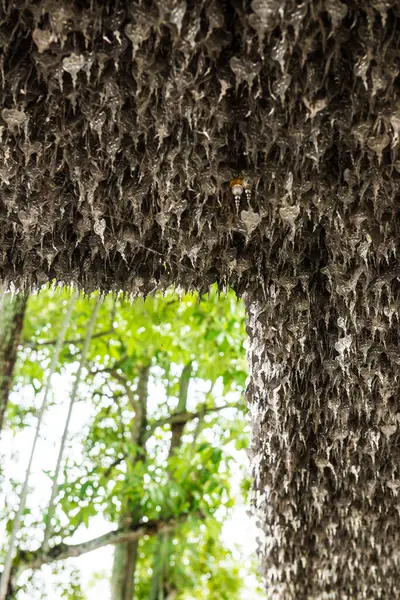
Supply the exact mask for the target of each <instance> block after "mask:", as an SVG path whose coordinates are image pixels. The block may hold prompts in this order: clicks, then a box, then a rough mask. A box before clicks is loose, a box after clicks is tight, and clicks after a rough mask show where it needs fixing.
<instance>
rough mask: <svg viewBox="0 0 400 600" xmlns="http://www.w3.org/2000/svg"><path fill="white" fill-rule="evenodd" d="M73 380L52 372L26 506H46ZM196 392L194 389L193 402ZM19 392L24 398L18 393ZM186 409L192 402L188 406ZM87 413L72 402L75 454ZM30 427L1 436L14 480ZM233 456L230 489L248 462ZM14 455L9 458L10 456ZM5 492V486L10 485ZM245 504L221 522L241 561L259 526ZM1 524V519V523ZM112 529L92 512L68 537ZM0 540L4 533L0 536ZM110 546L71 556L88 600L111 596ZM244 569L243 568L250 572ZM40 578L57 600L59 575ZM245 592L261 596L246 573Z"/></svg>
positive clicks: (254, 599)
mask: <svg viewBox="0 0 400 600" xmlns="http://www.w3.org/2000/svg"><path fill="white" fill-rule="evenodd" d="M70 385H71V380H70V378H66V377H60V376H55V377H54V379H53V395H54V399H55V401H56V405H55V406H54V407H52V408H51V409H50V410H49V411H48V413H47V414H46V417H45V421H44V424H43V428H42V437H41V439H40V441H39V443H38V446H37V452H36V455H35V460H34V464H33V470H32V475H31V479H30V485H31V488H32V490H33V492H32V494H31V495H30V497H29V499H28V503H27V504H28V506H29V507H32V506H33V507H37V510H38V511H40V506H45V505H46V503H47V502H48V498H49V495H50V485H51V481H50V479H49V477H48V476H47V475H46V474H45V471H52V470H53V469H54V466H55V461H56V456H57V453H58V444H59V441H60V438H61V433H62V429H63V426H64V421H65V416H66V411H67V410H68V400H69V398H68V393H69V388H70ZM195 395H196V394H195V392H194V391H192V402H193V399H194V398H193V396H195ZM21 396H22V397H21ZM150 397H155V398H158V401H159V398H160V390H157V393H156V394H151V393H150ZM13 400H14V401H18V402H19V403H22V402H23V403H27V404H28V403H29V404H31V403H32V397H24V396H23V394H22V395H20V397H19V398H18V399H17V398H15V397H14V398H13ZM35 401H36V402H37V404H38V405H39V403H40V402H41V397H37V398H36V400H35ZM189 408H190V407H189ZM90 416H91V407H90V406H89V405H88V404H85V402H78V403H77V404H76V405H75V408H74V412H73V417H72V422H71V428H70V432H71V435H70V440H71V439H72V440H75V442H72V443H70V445H69V449H68V453H69V454H71V453H72V454H73V455H74V457H75V456H78V455H79V443H77V441H78V439H79V437H80V435H81V433H82V430H83V429H84V425H85V424H86V423H88V421H89V419H90ZM33 434H34V427H31V428H29V429H26V430H25V431H23V432H21V433H19V434H18V435H16V436H15V437H13V436H11V434H9V433H5V434H3V436H2V447H3V448H4V447H7V457H6V461H5V465H4V466H5V474H6V476H7V479H8V477H13V479H18V480H21V481H22V479H23V476H24V472H25V468H26V464H27V461H28V457H29V453H30V449H31V445H32V440H33ZM233 452H235V456H236V457H237V466H236V467H233V466H232V469H231V472H232V486H233V489H236V490H237V492H238V490H239V485H240V479H241V469H242V467H243V466H244V467H247V466H248V459H247V454H246V452H245V451H241V452H238V451H235V450H234V449H233ZM11 457H12V458H11ZM8 491H9V490H8ZM6 493H7V486H5V489H3V490H2V493H0V514H1V512H2V511H3V509H4V498H5V494H6ZM247 511H248V506H245V505H243V503H238V504H237V505H236V506H235V508H234V509H233V511H232V514H231V517H230V518H229V519H228V520H227V521H226V522H225V524H224V528H223V539H224V542H225V545H226V547H228V548H230V549H231V550H232V551H233V552H234V553H235V556H237V557H238V558H239V560H241V561H242V564H243V565H245V564H246V563H247V562H248V561H250V559H252V558H254V555H255V550H256V546H257V544H256V536H257V535H260V532H259V531H257V529H256V526H255V524H254V521H253V519H252V518H251V517H249V516H248V514H247ZM3 525H4V523H3ZM109 530H110V524H109V523H107V522H106V521H105V520H104V519H103V518H101V517H96V518H93V519H92V520H91V521H90V525H89V528H88V529H86V528H81V529H80V530H79V531H78V532H77V533H76V534H75V535H74V537H73V539H72V540H71V541H73V542H76V543H78V542H81V541H85V540H88V539H91V538H94V537H97V536H99V535H101V534H103V533H106V532H107V531H109ZM4 535H5V532H4V529H3V528H2V527H1V524H0V536H1V537H2V538H3V536H4ZM3 539H4V538H3ZM40 541H41V539H40V537H39V539H33V540H32V547H37V546H38V545H39V543H40ZM112 554H113V548H112V547H105V548H101V549H99V550H96V551H94V552H91V553H89V554H86V555H84V556H81V557H79V558H77V559H69V560H68V561H67V562H68V563H69V564H70V565H74V566H76V567H78V568H79V569H80V571H81V581H82V583H83V589H84V591H85V594H86V598H87V600H109V597H110V594H109V575H110V573H111V566H112ZM248 571H249V570H248V569H244V572H247V573H248ZM42 573H43V579H44V580H45V583H46V589H47V590H48V592H49V597H50V598H51V599H52V600H61V596H60V593H59V592H58V591H57V587H56V582H57V580H59V577H60V575H57V576H54V575H52V573H51V569H50V568H49V567H44V568H42ZM98 573H102V574H103V575H104V577H103V578H98V577H96V574H98ZM244 582H245V586H244V591H243V595H242V600H258V599H261V598H263V599H265V595H264V594H259V593H258V592H257V589H256V588H257V579H256V577H255V576H246V577H244ZM23 600H40V599H39V598H34V597H33V596H32V594H31V593H30V594H27V595H25V597H24V598H23Z"/></svg>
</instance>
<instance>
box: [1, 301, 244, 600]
mask: <svg viewBox="0 0 400 600" xmlns="http://www.w3.org/2000/svg"><path fill="white" fill-rule="evenodd" d="M69 297H70V293H69V292H68V291H66V290H61V291H60V290H47V291H46V292H42V293H40V294H36V295H33V296H31V297H30V299H29V304H28V311H27V316H26V320H25V325H24V331H23V340H24V346H23V349H22V350H21V352H20V355H19V361H18V370H17V378H16V384H15V385H16V388H18V389H26V388H27V387H29V386H30V388H31V390H32V392H31V393H32V395H33V397H34V396H35V395H37V394H38V393H40V390H41V389H42V387H43V385H44V384H45V379H46V372H47V368H48V365H49V362H50V356H51V352H52V348H53V343H54V339H55V338H56V336H57V331H58V327H59V324H60V322H61V320H62V314H63V311H65V310H66V306H67V304H68V300H69ZM94 301H95V300H94V299H93V298H86V297H80V298H79V299H78V301H77V303H76V306H75V308H74V313H73V319H72V322H71V326H70V328H69V331H68V334H67V343H66V344H65V345H64V347H63V349H62V352H61V360H60V363H59V366H58V372H59V373H60V374H61V376H62V377H64V379H65V380H69V378H70V374H71V373H72V371H74V369H76V365H77V361H78V359H79V353H80V350H81V347H82V342H83V338H84V336H85V330H86V327H87V322H88V319H89V317H90V314H91V311H92V308H93V303H94ZM244 339H245V332H244V311H243V308H242V306H241V304H239V303H238V302H237V300H236V298H235V297H234V295H233V294H231V293H229V294H227V295H226V296H219V295H218V294H217V292H216V291H212V292H211V293H210V294H209V295H208V296H207V297H204V298H201V299H198V298H197V297H195V296H193V295H185V296H183V297H182V298H180V297H178V295H177V294H176V293H174V292H170V293H168V294H166V295H165V296H164V297H162V296H161V295H158V294H157V295H155V296H152V297H149V298H147V299H146V300H136V301H134V302H133V303H132V302H130V301H129V300H128V299H126V298H124V297H122V296H121V297H112V296H108V297H106V298H105V300H104V303H103V304H102V306H101V308H100V311H99V316H98V319H97V324H96V327H95V331H94V336H93V339H92V342H91V345H90V349H89V352H88V360H87V366H86V370H85V374H84V382H83V385H82V387H81V391H80V398H79V401H80V402H84V403H85V405H86V407H88V408H89V412H90V415H91V416H90V419H89V422H88V423H87V424H86V427H85V430H84V433H83V434H82V435H81V436H80V438H79V445H80V451H79V458H78V459H77V458H76V457H74V455H73V453H72V454H71V456H69V457H68V460H67V463H66V464H65V466H64V481H63V483H62V484H61V485H60V488H59V495H58V498H57V503H58V504H57V512H56V518H55V523H54V524H53V525H54V528H53V531H54V536H57V538H54V539H58V540H59V539H63V538H65V537H68V536H71V535H73V534H74V533H75V532H76V531H78V530H80V529H82V528H85V527H86V528H87V527H89V528H90V526H91V523H92V519H93V518H94V517H99V516H101V517H102V518H103V519H104V520H106V521H108V522H109V523H111V524H113V526H118V524H119V525H120V524H121V520H122V521H124V519H126V517H127V515H129V514H130V515H131V520H132V519H133V521H135V522H146V521H148V520H158V519H168V518H170V517H173V516H179V515H182V514H187V515H189V518H188V520H187V521H186V522H185V523H183V524H181V525H179V526H178V527H177V528H176V529H175V530H174V531H173V533H172V534H171V535H168V536H166V537H165V536H164V538H165V539H161V540H160V536H151V537H148V538H145V539H143V540H141V542H140V546H139V559H138V563H137V565H136V572H137V576H136V589H135V593H136V597H137V599H138V600H141V599H143V600H144V599H147V598H149V594H150V586H151V580H152V577H151V573H152V571H153V570H154V569H153V566H154V565H153V558H154V556H155V555H156V554H157V552H158V553H161V554H160V556H162V558H161V559H160V560H161V563H162V565H163V567H162V568H163V574H162V576H163V577H164V578H165V577H166V578H167V584H168V588H169V589H170V590H174V591H175V593H176V596H175V597H176V600H188V599H189V598H190V599H198V600H201V599H203V598H207V599H210V600H214V599H215V600H222V599H224V598H227V599H228V598H229V600H235V599H236V598H239V597H240V589H241V579H242V577H241V575H240V573H239V565H238V563H237V561H236V560H235V559H234V558H233V556H232V555H231V552H230V551H229V550H227V549H226V548H224V546H223V543H222V542H221V527H222V522H223V519H224V517H225V516H226V515H227V514H229V511H230V509H231V508H232V506H233V505H234V497H233V495H232V492H231V489H230V481H231V472H230V464H231V462H232V461H233V460H234V458H233V457H232V455H231V452H232V451H233V449H234V448H235V449H236V450H241V449H243V448H245V447H246V446H247V445H248V432H247V426H246V420H245V419H244V417H243V415H244V404H243V399H242V392H243V389H244V385H245V380H246V376H247V365H246V361H245V352H244V349H243V342H244ZM189 364H190V365H192V367H191V368H192V377H191V381H190V386H189V395H188V399H187V403H186V407H185V410H184V411H183V412H182V414H179V415H177V413H176V410H177V406H178V400H179V397H180V394H181V393H182V387H181V386H182V380H181V376H182V371H183V369H184V367H185V366H186V365H189ZM146 367H149V368H150V378H149V383H148V387H147V395H146V397H145V398H144V399H143V397H141V393H140V389H139V388H140V378H141V375H142V374H143V369H145V368H146ZM54 401H55V402H56V399H55V400H54ZM225 405H227V408H226V409H224V410H221V407H222V406H225ZM23 410H25V409H19V408H17V406H16V404H15V403H14V404H13V403H11V404H10V410H9V415H8V418H9V421H8V422H9V424H11V426H13V427H15V428H16V429H18V428H21V427H24V418H23V417H24V413H23ZM29 410H31V407H27V408H26V411H29ZM180 418H181V419H182V421H181V423H180V425H179V423H178V424H177V420H179V419H180ZM177 427H178V429H179V427H180V429H179V434H178V437H176V435H177V433H176V432H177ZM174 432H175V434H174V435H175V438H174V439H175V440H178V442H177V443H176V447H174V448H171V447H170V444H171V435H172V434H173V433H174ZM49 476H50V477H51V476H52V474H51V473H49ZM246 486H247V484H243V486H242V487H243V489H245V488H246ZM246 491H247V490H246ZM45 521H46V514H44V515H43V523H45ZM42 527H43V524H42ZM39 538H40V536H39ZM149 574H150V575H149ZM153 578H154V574H153ZM74 582H75V583H74ZM81 593H82V592H81V591H80V588H79V583H78V580H77V579H76V576H75V575H74V577H73V578H71V581H70V587H69V588H68V590H67V591H65V592H63V595H62V597H63V598H68V599H69V600H80V599H81V598H84V596H82V595H80V594H81Z"/></svg>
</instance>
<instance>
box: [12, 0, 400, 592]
mask: <svg viewBox="0 0 400 600" xmlns="http://www.w3.org/2000/svg"><path fill="white" fill-rule="evenodd" d="M0 13H1V14H0V22H1V27H0V44H1V48H2V54H1V69H0V76H1V85H2V93H1V98H0V104H1V107H0V108H1V110H0V114H1V119H2V120H1V135H2V143H1V145H0V280H2V282H3V283H5V284H6V285H7V284H8V283H9V282H11V281H14V282H15V283H16V284H17V285H18V286H21V285H25V286H27V287H35V286H37V285H38V284H40V283H42V282H45V281H48V280H51V279H53V278H55V279H56V280H61V281H75V282H77V283H78V285H79V286H80V287H83V288H85V289H86V290H87V291H90V290H92V289H94V288H99V289H105V290H110V289H118V290H120V289H123V290H125V291H127V292H129V293H132V294H143V293H146V292H149V291H151V290H153V289H155V288H157V287H158V288H161V289H163V288H165V287H166V286H167V285H171V284H178V285H181V286H182V287H184V288H186V289H189V288H196V289H198V290H200V291H202V290H206V289H207V288H208V286H209V285H210V284H211V283H213V282H218V284H219V285H220V286H223V285H224V284H229V285H231V286H232V287H233V288H234V289H235V290H236V291H237V292H238V293H239V294H242V293H244V292H246V297H247V304H248V309H249V314H250V322H249V334H250V337H251V342H252V350H251V352H250V354H251V361H252V373H253V376H252V381H251V383H250V386H249V398H251V402H252V403H253V407H254V408H253V410H254V415H255V416H254V440H253V448H254V464H255V469H256V474H257V477H256V485H257V488H258V491H259V497H258V500H257V502H258V505H259V510H260V512H261V522H262V523H264V527H265V531H266V533H267V539H268V546H267V548H266V552H265V573H266V576H267V587H268V594H269V598H274V594H275V596H276V597H278V598H280V599H282V600H286V599H288V600H289V599H293V600H294V599H296V600H312V599H318V600H331V599H334V600H336V599H337V600H339V599H341V600H342V599H347V600H350V599H351V600H359V599H360V600H361V599H368V600H369V599H370V598H374V600H375V599H377V600H379V599H386V598H387V599H393V598H400V590H399V586H398V581H399V576H400V553H399V551H398V538H399V534H400V517H399V498H398V494H399V490H400V466H399V465H400V445H399V439H400V437H399V435H400V434H399V430H398V422H399V410H398V408H399V407H398V398H399V364H400V351H399V320H398V315H399V306H400V294H399V279H398V278H399V277H400V268H399V239H400V236H399V233H400V231H399V230H400V227H399V214H400V212H399V206H400V205H399V192H400V185H399V172H400V160H399V141H400V137H399V136H400V94H399V91H400V90H399V44H400V35H399V33H400V25H399V23H400V20H399V18H400V5H399V2H398V1H397V0H385V1H382V0H362V1H361V0H349V1H347V2H346V3H344V2H341V1H340V0H313V1H311V0H304V2H302V3H301V4H300V3H299V2H297V1H295V0H252V1H250V0H240V1H239V0H202V1H199V0H196V1H195V0H186V1H185V0H182V1H181V2H175V1H173V0H159V1H156V0H154V1H151V0H142V1H139V0H137V1H133V2H132V1H129V2H128V1H127V0H126V1H124V0H120V1H114V0H113V1H111V0H103V1H101V2H100V0H92V1H91V2H89V1H86V0H81V1H79V2H78V1H76V2H73V1H72V0H58V2H54V1H53V0H41V1H38V2H35V3H33V2H23V0H10V1H9V2H4V3H3V4H2V8H1V9H0ZM237 176H245V177H247V180H248V182H249V183H248V189H247V192H248V193H247V194H245V193H243V194H242V195H241V196H240V197H239V196H238V198H237V201H235V198H234V197H233V195H232V193H231V192H230V189H229V182H230V180H231V178H234V177H237ZM242 187H243V186H242ZM27 199H29V201H27ZM274 590H276V591H275V592H274Z"/></svg>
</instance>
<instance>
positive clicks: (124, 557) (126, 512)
mask: <svg viewBox="0 0 400 600" xmlns="http://www.w3.org/2000/svg"><path fill="white" fill-rule="evenodd" d="M149 375H150V367H144V368H143V369H142V371H141V373H140V376H139V382H138V388H137V396H138V399H137V400H134V399H133V398H131V399H130V400H131V404H132V407H133V408H134V410H135V416H134V417H133V420H132V426H131V442H132V443H133V444H135V446H138V447H139V448H140V449H141V450H140V451H139V452H137V453H136V454H135V456H131V457H129V458H128V460H129V462H130V464H131V466H132V467H134V465H135V464H136V463H137V462H139V461H141V460H144V458H145V456H146V450H145V436H146V426H147V388H148V383H149ZM141 517H142V515H141V512H140V507H139V506H137V505H134V504H133V503H132V502H129V501H128V502H127V503H126V504H125V506H123V507H122V508H121V514H120V518H119V523H118V526H119V527H124V526H125V527H128V526H131V525H135V524H136V523H138V522H139V521H140V519H141ZM138 548H139V540H135V541H133V542H128V543H126V544H119V545H118V546H116V548H115V551H114V563H113V569H112V576H111V600H133V597H134V590H135V572H136V563H137V557H138Z"/></svg>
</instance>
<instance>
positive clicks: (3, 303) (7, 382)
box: [0, 294, 27, 435]
mask: <svg viewBox="0 0 400 600" xmlns="http://www.w3.org/2000/svg"><path fill="white" fill-rule="evenodd" d="M26 303H27V295H25V294H18V295H16V296H14V298H11V297H10V295H9V294H4V295H2V296H1V297H0V435H1V431H2V429H3V425H4V416H5V412H6V409H7V404H8V399H9V396H10V390H11V384H12V378H13V373H14V367H15V363H16V360H17V350H18V345H19V343H20V341H21V333H22V327H23V324H24V315H25V309H26Z"/></svg>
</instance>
